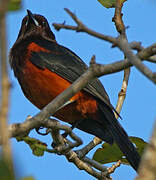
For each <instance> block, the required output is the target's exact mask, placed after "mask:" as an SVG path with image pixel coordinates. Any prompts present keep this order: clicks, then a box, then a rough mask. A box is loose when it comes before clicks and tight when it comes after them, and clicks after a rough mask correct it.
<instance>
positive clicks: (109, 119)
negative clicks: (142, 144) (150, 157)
mask: <svg viewBox="0 0 156 180" xmlns="http://www.w3.org/2000/svg"><path fill="white" fill-rule="evenodd" d="M103 106H104V105H103V103H100V104H99V108H100V110H101V111H102V112H103V116H104V122H103V123H104V126H105V127H106V129H105V131H109V133H110V134H111V135H112V137H113V139H114V141H115V142H116V144H117V145H118V146H119V148H120V150H121V151H122V152H123V154H124V155H125V156H126V159H127V160H128V162H129V163H130V164H131V166H132V167H133V168H134V169H135V170H136V171H137V170H138V167H139V163H140V155H139V154H138V152H137V150H136V148H135V147H134V145H133V144H132V142H131V141H130V139H129V137H128V135H127V133H126V132H125V130H124V129H123V128H122V126H121V125H120V123H119V122H118V120H117V119H116V118H115V116H114V113H113V112H112V111H111V110H110V109H109V108H108V107H103ZM102 119H103V118H102Z"/></svg>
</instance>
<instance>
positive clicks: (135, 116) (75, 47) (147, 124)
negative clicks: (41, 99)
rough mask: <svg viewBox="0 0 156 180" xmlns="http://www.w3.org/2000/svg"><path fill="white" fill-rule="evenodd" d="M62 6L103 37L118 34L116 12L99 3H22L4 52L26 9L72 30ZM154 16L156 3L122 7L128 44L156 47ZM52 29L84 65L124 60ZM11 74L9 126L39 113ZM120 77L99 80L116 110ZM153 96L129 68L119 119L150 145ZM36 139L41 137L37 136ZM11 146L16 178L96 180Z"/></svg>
mask: <svg viewBox="0 0 156 180" xmlns="http://www.w3.org/2000/svg"><path fill="white" fill-rule="evenodd" d="M65 7H66V8H69V9H70V10H72V11H73V12H75V13H76V15H77V16H78V17H79V18H80V19H81V20H83V22H84V23H85V24H86V25H87V26H88V27H90V28H92V29H94V30H96V31H98V32H101V33H104V34H108V35H112V36H116V35H117V32H116V30H115V27H114V24H113V23H112V21H111V19H112V17H113V13H114V10H113V9H105V8H103V7H102V6H101V5H100V4H99V3H98V1H97V0H92V1H90V0H85V1H83V0H80V1H73V0H68V1H67V0H46V1H43V0H42V1H41V0H38V1H33V0H24V1H23V9H22V10H20V11H17V12H11V13H8V16H7V31H8V32H7V33H8V35H7V38H8V50H9V49H10V48H11V46H12V45H13V43H14V42H15V40H16V38H17V34H18V32H19V28H20V25H21V21H22V18H23V17H24V16H25V15H26V9H30V10H31V11H32V12H33V13H39V14H42V15H44V16H45V17H46V18H47V19H48V21H49V23H50V25H52V23H53V22H59V23H61V22H64V20H65V21H66V23H67V24H73V25H74V22H73V21H72V20H71V18H70V17H69V16H68V15H67V14H66V12H65V11H64V10H63V8H65ZM155 12H156V3H155V1H154V0H151V1H148V0H129V1H128V2H126V3H125V6H124V9H123V14H124V16H123V19H124V22H125V25H126V26H129V28H128V29H127V35H128V40H129V41H134V40H135V41H141V42H142V45H143V46H148V45H150V44H152V43H154V42H155V40H156V38H155V31H156V25H155V17H156V13H155ZM51 27H52V26H51ZM52 30H53V32H54V33H55V36H56V39H57V41H58V42H59V43H60V44H62V45H64V46H66V47H68V48H69V49H71V50H72V51H74V52H75V53H76V54H78V55H79V56H80V57H81V58H82V59H83V60H84V61H85V62H86V63H87V64H88V63H89V61H90V58H91V56H92V55H93V54H95V55H96V60H97V62H98V63H103V64H107V63H110V62H114V61H116V60H120V59H122V58H123V54H122V53H121V52H120V51H119V50H118V49H117V48H114V49H111V48H110V47H111V45H110V44H109V43H107V42H105V41H101V40H99V39H96V38H94V37H91V36H89V35H87V34H84V33H76V32H72V31H68V30H61V31H59V32H56V31H55V30H54V28H53V27H52ZM146 64H147V66H148V67H150V68H151V69H153V70H154V69H156V65H155V66H154V65H153V64H150V63H146ZM9 73H10V78H11V81H12V84H13V88H12V91H11V102H10V107H11V110H10V114H9V120H10V123H15V122H22V121H24V120H25V118H26V117H27V115H34V114H36V113H37V112H38V111H39V110H38V109H37V108H36V107H34V106H33V105H32V104H31V103H30V102H29V101H28V100H27V99H26V98H25V97H24V95H23V93H22V91H21V89H20V86H19V84H18V82H17V80H16V79H15V78H14V76H13V72H12V71H10V69H9ZM122 78H123V72H120V73H117V74H112V75H107V76H103V77H102V78H101V81H102V83H103V85H104V86H105V88H106V90H107V92H108V94H109V96H110V99H111V102H112V104H113V105H114V106H115V104H116V102H117V97H118V92H119V91H120V87H121V83H122ZM155 91H156V88H155V86H154V85H153V84H152V82H150V81H149V80H148V79H146V78H145V77H144V76H143V75H142V74H141V73H140V72H138V70H136V69H135V68H131V76H130V81H129V86H128V91H127V96H126V100H125V103H124V106H123V109H122V112H121V116H122V117H123V120H122V121H121V123H122V125H123V127H124V128H125V129H126V131H127V132H128V134H129V135H131V136H138V137H141V138H143V139H144V140H146V141H148V139H149V137H150V135H151V131H152V127H153V123H154V119H155V117H156V111H155V110H156V97H155ZM74 132H76V133H77V134H78V135H79V136H80V137H81V138H82V139H83V141H84V143H85V144H86V143H87V142H89V140H91V139H92V138H93V136H91V135H87V134H86V133H83V132H81V131H79V130H74ZM31 136H32V137H36V133H34V132H32V133H31ZM37 137H38V138H40V137H39V136H37ZM41 139H42V140H43V141H45V142H47V143H48V144H49V145H50V144H51V139H50V138H49V137H44V138H43V137H42V138H41ZM12 147H13V155H14V159H15V166H16V167H17V169H18V172H17V174H18V177H23V176H29V175H32V176H34V178H35V179H36V180H43V179H44V180H51V179H56V178H57V179H63V180H66V179H69V180H70V179H75V180H77V179H81V180H86V179H89V180H92V179H94V178H93V177H91V176H89V175H88V174H87V173H85V172H84V171H79V170H78V169H77V168H76V167H75V166H74V165H73V164H70V163H68V162H67V160H66V159H65V158H64V157H63V156H57V155H53V154H45V155H44V156H43V157H35V156H33V155H32V152H31V150H30V149H29V147H28V146H27V145H26V144H24V143H17V142H16V140H15V139H12ZM93 152H94V151H93ZM93 152H91V154H90V155H92V154H93ZM135 175H136V174H135V172H134V171H133V169H132V168H131V167H129V166H126V165H122V166H121V167H120V168H118V170H117V171H116V172H115V173H114V174H113V175H112V176H113V178H114V179H116V180H117V179H121V180H124V179H125V178H126V179H127V180H130V179H133V178H134V177H135Z"/></svg>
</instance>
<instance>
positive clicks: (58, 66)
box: [30, 39, 114, 110]
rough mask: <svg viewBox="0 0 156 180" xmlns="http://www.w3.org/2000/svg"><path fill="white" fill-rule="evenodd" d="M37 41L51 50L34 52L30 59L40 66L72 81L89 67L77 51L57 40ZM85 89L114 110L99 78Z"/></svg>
mask: <svg viewBox="0 0 156 180" xmlns="http://www.w3.org/2000/svg"><path fill="white" fill-rule="evenodd" d="M35 43H37V44H38V45H39V46H41V47H44V48H46V49H48V50H49V51H50V52H48V53H47V52H43V51H42V52H32V56H31V59H30V60H31V62H32V63H33V64H34V65H36V66H38V67H39V68H42V69H44V68H47V69H49V70H50V71H52V72H55V73H56V74H58V75H59V76H61V77H63V78H64V79H66V80H68V81H69V82H71V83H73V82H74V81H75V80H76V79H77V78H79V77H80V76H81V75H82V74H83V73H84V72H85V71H86V70H87V69H88V67H87V65H86V64H85V63H84V62H83V61H82V60H81V59H80V58H79V57H78V56H77V55H76V54H75V53H73V52H72V51H71V50H69V49H67V48H65V47H63V46H61V45H59V44H57V43H56V42H51V41H47V40H44V39H42V43H41V41H40V40H38V41H35ZM36 59H37V61H36ZM83 90H85V91H87V92H88V93H90V94H92V95H93V96H94V97H96V98H98V99H100V100H102V101H103V102H104V103H105V104H106V105H108V106H109V107H110V108H111V109H113V110H114V108H113V106H112V105H111V103H110V100H109V97H108V95H107V93H106V91H105V89H104V87H103V85H102V84H101V82H100V81H99V80H98V79H94V80H92V81H90V82H89V83H88V85H87V86H86V87H85V88H84V89H83Z"/></svg>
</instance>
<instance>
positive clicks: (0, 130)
mask: <svg viewBox="0 0 156 180" xmlns="http://www.w3.org/2000/svg"><path fill="white" fill-rule="evenodd" d="M7 5H8V0H3V1H1V2H0V7H1V8H0V68H1V70H0V72H1V74H0V77H1V80H0V83H1V85H0V87H1V90H0V91H1V102H0V136H1V142H2V153H3V154H2V158H3V159H4V160H5V161H6V163H7V164H8V167H9V168H10V172H11V173H12V179H14V173H13V162H12V152H11V146H10V141H9V134H8V131H7V125H8V122H7V120H8V109H9V95H10V82H9V78H8V72H7V56H6V49H7V48H6V17H5V15H6V11H7Z"/></svg>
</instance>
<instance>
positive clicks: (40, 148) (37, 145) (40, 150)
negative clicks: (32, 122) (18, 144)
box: [16, 136, 47, 156]
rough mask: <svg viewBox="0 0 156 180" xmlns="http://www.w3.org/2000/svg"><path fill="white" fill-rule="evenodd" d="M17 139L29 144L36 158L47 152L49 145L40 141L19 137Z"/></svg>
mask: <svg viewBox="0 0 156 180" xmlns="http://www.w3.org/2000/svg"><path fill="white" fill-rule="evenodd" d="M16 139H17V141H24V142H25V143H26V144H28V145H29V147H30V148H31V150H32V152H33V154H34V155H35V156H43V155H44V152H45V151H46V150H47V144H45V143H43V142H41V141H40V140H38V139H35V138H30V137H28V136H27V137H18V138H16Z"/></svg>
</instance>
